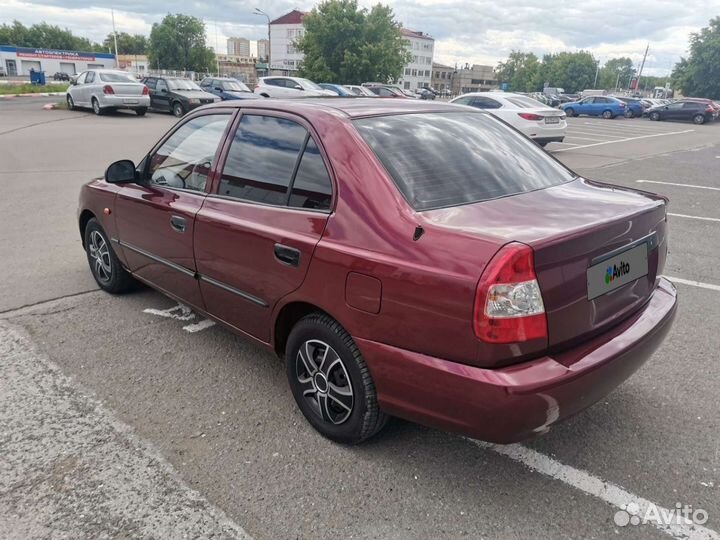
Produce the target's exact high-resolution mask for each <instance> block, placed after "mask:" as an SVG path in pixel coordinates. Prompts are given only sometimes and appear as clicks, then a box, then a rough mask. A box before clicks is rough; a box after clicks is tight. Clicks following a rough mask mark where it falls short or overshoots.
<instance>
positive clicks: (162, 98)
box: [142, 77, 220, 118]
mask: <svg viewBox="0 0 720 540" xmlns="http://www.w3.org/2000/svg"><path fill="white" fill-rule="evenodd" d="M142 82H143V83H144V84H145V86H147V87H148V89H149V90H150V108H151V109H156V110H159V111H167V112H171V113H173V114H174V115H175V116H177V117H178V118H179V117H181V116H183V115H184V114H185V113H186V112H188V111H190V110H192V109H195V108H196V107H199V106H200V105H206V104H208V103H213V102H215V101H220V100H219V99H218V98H216V97H215V96H214V95H212V94H210V93H208V92H205V91H204V90H203V89H202V88H200V87H199V86H198V85H197V84H195V83H194V82H193V81H191V80H190V79H183V78H181V77H145V78H144V79H143V80H142Z"/></svg>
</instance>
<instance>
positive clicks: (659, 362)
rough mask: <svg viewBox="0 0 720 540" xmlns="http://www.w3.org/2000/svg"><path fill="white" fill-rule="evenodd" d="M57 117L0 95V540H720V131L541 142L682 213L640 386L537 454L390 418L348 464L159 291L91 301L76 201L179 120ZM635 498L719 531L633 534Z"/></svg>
mask: <svg viewBox="0 0 720 540" xmlns="http://www.w3.org/2000/svg"><path fill="white" fill-rule="evenodd" d="M49 101H53V99H52V98H46V99H40V98H25V99H22V100H21V99H20V98H18V99H16V100H0V165H1V166H2V169H1V170H0V180H1V181H2V184H3V186H4V188H5V191H4V197H2V198H0V224H1V225H2V231H3V235H2V236H1V237H0V272H2V275H3V279H2V281H0V312H2V314H0V537H5V538H102V537H108V538H117V537H123V538H181V537H193V538H195V537H198V538H199V537H206V538H213V537H215V538H232V537H236V538H242V537H243V536H244V535H246V534H247V535H250V536H252V537H253V538H256V539H275V538H292V539H296V538H299V539H310V538H320V539H330V538H338V537H345V538H378V539H379V538H383V539H385V538H389V539H406V538H407V539H410V538H433V539H453V538H473V539H475V538H497V539H526V538H536V539H545V538H547V539H553V540H554V539H580V538H582V539H591V538H598V539H605V538H632V539H635V538H668V537H675V538H693V539H711V540H712V539H718V538H720V536H719V535H718V533H717V532H715V531H718V530H720V497H719V496H718V493H719V491H718V490H719V489H720V437H719V436H718V433H719V432H720V402H719V401H718V400H717V398H716V396H717V395H718V393H719V391H720V369H719V366H718V364H719V362H720V333H718V332H717V331H716V329H717V327H718V324H719V323H720V301H719V300H720V270H719V269H718V264H717V260H718V254H720V240H718V238H720V235H719V234H718V233H719V232H720V210H718V208H720V174H718V170H719V169H720V122H718V123H715V124H713V125H706V126H695V125H692V124H686V123H666V122H662V123H655V122H650V121H648V120H644V119H616V120H610V121H608V120H599V119H586V118H572V119H570V121H569V124H570V127H569V130H568V138H567V139H566V142H567V143H568V144H563V145H557V144H552V145H550V146H548V150H549V151H550V152H551V153H552V154H553V155H555V156H556V157H557V158H558V159H560V160H561V161H563V162H564V163H566V164H568V165H569V166H570V167H572V168H574V169H575V170H577V172H578V173H580V174H582V175H584V176H587V177H590V178H595V179H598V180H604V181H610V182H615V183H619V184H621V185H625V186H629V187H634V188H639V189H645V190H650V191H655V192H660V193H663V194H665V195H667V196H669V197H670V199H671V205H670V208H669V212H670V214H669V218H668V219H669V222H670V252H669V259H668V265H667V268H666V272H665V273H666V275H668V276H670V277H671V278H674V279H675V280H676V283H677V287H678V290H679V297H680V306H679V313H678V317H677V319H676V322H675V325H674V327H673V329H672V331H671V333H670V335H669V337H668V338H667V340H666V341H665V343H664V344H663V346H662V347H661V348H660V349H659V350H658V351H657V353H656V354H655V355H654V357H653V358H652V359H651V361H650V362H648V363H647V364H646V365H645V366H644V367H643V368H642V369H641V370H640V371H639V372H638V373H636V374H635V375H634V376H633V377H632V378H631V379H629V380H628V381H627V382H626V383H624V384H623V385H622V386H621V387H620V388H618V389H617V390H616V391H615V392H613V393H612V394H610V395H609V396H607V398H606V399H604V400H602V401H601V402H599V403H598V404H596V405H595V406H593V407H591V408H590V409H588V410H587V411H585V412H583V413H582V414H580V415H578V416H576V417H574V418H572V419H570V420H569V421H567V422H565V423H563V424H561V425H559V426H557V427H556V428H555V429H553V430H552V431H551V432H550V433H548V434H547V435H545V436H543V437H541V438H539V439H536V440H533V441H530V442H527V443H524V444H520V445H510V446H493V445H488V444H484V443H479V442H477V441H472V440H469V439H466V438H463V437H460V436H457V435H453V434H448V433H444V432H440V431H437V430H432V429H429V428H424V427H422V426H418V425H415V424H411V423H408V422H402V421H397V420H396V421H393V422H392V423H391V424H390V425H389V426H388V428H387V429H386V430H385V431H384V432H383V433H382V434H381V435H380V436H378V437H376V438H375V439H373V440H371V441H370V442H369V443H367V444H365V445H361V446H357V447H344V446H339V445H337V444H334V443H331V442H329V441H327V440H325V439H323V438H322V437H320V436H319V435H318V434H317V433H316V432H314V431H313V430H312V428H311V427H310V426H309V425H308V424H307V423H306V421H305V420H304V418H303V417H302V415H301V414H300V413H299V411H298V410H297V408H296V406H295V404H294V401H293V399H292V396H291V395H290V392H289V389H288V387H287V383H286V380H285V373H284V369H283V366H282V364H281V361H280V360H278V359H277V358H276V357H274V356H272V355H271V354H268V353H267V352H265V351H263V350H261V349H259V348H257V347H256V346H254V345H252V344H250V343H248V342H246V341H243V340H242V339H241V338H239V337H237V336H235V335H233V334H231V333H230V332H228V331H226V330H224V329H222V328H220V327H219V326H217V325H212V324H209V323H203V321H201V320H200V319H199V317H197V316H192V315H191V316H185V317H179V316H178V315H179V312H178V310H174V309H173V308H174V307H175V303H174V302H173V301H171V300H169V299H167V298H165V297H163V296H162V295H160V294H158V293H156V292H154V291H152V290H149V289H140V290H138V291H137V292H134V293H132V294H129V295H126V296H122V297H113V296H109V295H106V294H104V293H101V292H100V291H97V287H96V286H95V284H94V282H93V280H92V278H91V276H90V273H89V271H88V269H87V262H86V260H85V256H84V253H83V251H82V247H81V244H80V237H79V234H78V230H77V225H76V216H75V211H76V204H77V196H78V190H79V186H80V185H81V184H82V183H83V182H85V181H86V180H87V179H89V178H91V177H94V176H99V175H101V174H102V172H103V170H104V168H105V167H106V166H107V165H108V164H109V163H110V162H112V161H114V160H116V159H122V158H131V159H134V160H138V159H140V158H141V157H142V156H143V154H144V152H145V151H146V150H147V149H148V148H149V146H150V145H151V144H152V143H153V142H154V141H155V140H157V139H158V138H159V137H160V136H161V135H162V134H163V133H164V132H165V131H166V130H167V129H168V128H169V127H171V126H172V125H173V123H174V118H172V117H171V116H169V115H165V114H153V113H149V114H148V115H147V116H146V117H143V118H139V117H136V116H134V115H132V114H126V113H117V114H113V115H107V116H102V117H95V116H93V115H92V114H90V113H87V112H82V111H81V112H74V111H73V112H69V111H62V110H56V111H43V110H41V107H42V104H43V103H46V102H49ZM691 186H694V187H691ZM498 421H502V419H498ZM631 502H633V503H638V504H639V505H640V506H641V507H647V506H648V505H650V504H655V505H658V506H659V507H660V508H663V509H665V510H669V509H673V508H676V504H681V505H691V506H692V507H693V508H694V509H702V510H704V511H705V512H706V513H707V515H708V521H707V523H705V524H704V526H699V527H698V526H691V525H680V526H676V527H674V528H673V527H666V528H663V527H658V526H653V525H652V524H645V525H632V524H630V525H623V524H622V523H623V522H622V520H621V519H620V521H617V519H618V517H617V516H618V513H619V512H620V515H622V514H621V513H622V505H627V504H629V503H631ZM643 505H644V506H643ZM122 535H124V536H122Z"/></svg>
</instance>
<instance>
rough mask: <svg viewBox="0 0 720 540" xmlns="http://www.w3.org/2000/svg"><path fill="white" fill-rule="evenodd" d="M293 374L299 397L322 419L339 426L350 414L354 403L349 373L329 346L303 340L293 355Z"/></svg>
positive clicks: (317, 341) (321, 342) (313, 340)
mask: <svg viewBox="0 0 720 540" xmlns="http://www.w3.org/2000/svg"><path fill="white" fill-rule="evenodd" d="M295 376H296V377H297V381H298V382H299V383H300V388H301V389H302V395H303V398H304V399H305V400H306V401H307V402H308V403H309V405H310V408H311V409H312V411H313V412H314V413H315V414H316V415H317V416H318V417H319V418H320V419H321V420H322V421H323V422H328V423H331V424H334V425H339V424H342V423H343V422H345V421H346V420H347V419H348V418H349V417H350V415H351V414H352V411H353V405H354V395H353V389H352V385H351V384H350V376H349V375H348V371H347V368H346V367H345V364H343V361H342V359H341V358H340V355H338V353H337V352H335V349H333V348H332V347H331V346H330V345H328V344H327V343H325V342H324V341H320V340H317V339H310V340H307V341H305V342H304V343H303V344H302V345H301V346H300V348H299V349H298V353H297V356H296V358H295Z"/></svg>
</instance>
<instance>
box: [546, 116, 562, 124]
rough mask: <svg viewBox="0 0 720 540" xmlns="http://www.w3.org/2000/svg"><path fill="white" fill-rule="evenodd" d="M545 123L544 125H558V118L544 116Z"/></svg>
mask: <svg viewBox="0 0 720 540" xmlns="http://www.w3.org/2000/svg"><path fill="white" fill-rule="evenodd" d="M545 123H546V124H559V123H560V117H559V116H546V117H545Z"/></svg>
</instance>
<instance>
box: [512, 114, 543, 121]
mask: <svg viewBox="0 0 720 540" xmlns="http://www.w3.org/2000/svg"><path fill="white" fill-rule="evenodd" d="M518 116H519V117H520V118H524V119H525V120H542V119H543V118H545V117H544V116H541V115H539V114H533V113H527V112H519V113H518Z"/></svg>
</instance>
